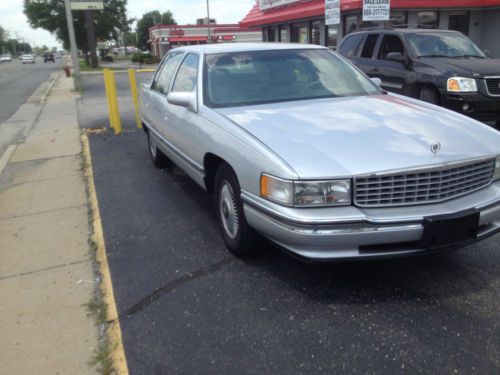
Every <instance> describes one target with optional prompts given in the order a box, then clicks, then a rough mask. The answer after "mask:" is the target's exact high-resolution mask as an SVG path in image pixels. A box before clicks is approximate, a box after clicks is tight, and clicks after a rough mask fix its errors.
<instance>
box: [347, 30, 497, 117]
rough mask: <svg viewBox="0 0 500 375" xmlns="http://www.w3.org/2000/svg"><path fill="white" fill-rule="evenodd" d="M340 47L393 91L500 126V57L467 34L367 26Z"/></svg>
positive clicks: (352, 59)
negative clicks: (367, 28) (489, 54)
mask: <svg viewBox="0 0 500 375" xmlns="http://www.w3.org/2000/svg"><path fill="white" fill-rule="evenodd" d="M338 52H339V53H340V54H341V55H343V56H344V57H346V58H348V59H349V60H351V61H352V62H353V63H354V64H355V65H356V66H358V67H359V68H360V69H361V70H362V71H363V72H365V73H366V74H367V75H368V76H370V77H376V78H380V79H381V80H382V83H381V86H382V87H383V88H385V89H387V90H388V91H391V92H395V93H398V94H403V95H407V96H411V97H414V98H418V99H421V100H425V101H427V102H430V103H434V104H438V105H441V106H443V107H446V108H449V109H452V110H454V111H457V112H460V113H463V114H465V115H468V116H471V117H474V118H476V119H478V120H482V121H495V122H496V124H497V125H500V60H499V59H492V58H489V57H488V56H486V54H485V53H484V52H483V51H481V50H480V49H479V47H477V46H476V45H475V44H474V43H473V42H472V41H471V40H470V39H469V38H467V37H466V36H465V35H463V34H462V33H459V32H456V31H447V30H429V29H371V30H363V31H359V32H356V33H352V34H349V35H347V36H346V37H345V38H344V39H343V41H342V43H341V44H340V47H339V49H338Z"/></svg>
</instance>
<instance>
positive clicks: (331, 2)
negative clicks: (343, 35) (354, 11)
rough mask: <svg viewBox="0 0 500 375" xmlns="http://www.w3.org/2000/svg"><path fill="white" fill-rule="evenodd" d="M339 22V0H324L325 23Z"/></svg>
mask: <svg viewBox="0 0 500 375" xmlns="http://www.w3.org/2000/svg"><path fill="white" fill-rule="evenodd" d="M339 23H340V0H325V25H338V24H339Z"/></svg>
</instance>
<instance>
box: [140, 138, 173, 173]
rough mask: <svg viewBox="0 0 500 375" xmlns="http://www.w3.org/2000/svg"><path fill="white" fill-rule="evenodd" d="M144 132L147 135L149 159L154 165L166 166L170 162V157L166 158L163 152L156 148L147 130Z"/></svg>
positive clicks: (158, 166)
mask: <svg viewBox="0 0 500 375" xmlns="http://www.w3.org/2000/svg"><path fill="white" fill-rule="evenodd" d="M146 134H147V137H148V150H149V156H150V157H151V161H152V162H153V164H154V166H155V167H157V168H165V167H168V166H169V165H170V164H171V162H170V159H168V158H167V157H166V156H165V154H163V152H161V151H160V150H158V147H156V145H155V143H154V142H153V139H152V137H151V135H150V134H149V131H148V132H147V133H146Z"/></svg>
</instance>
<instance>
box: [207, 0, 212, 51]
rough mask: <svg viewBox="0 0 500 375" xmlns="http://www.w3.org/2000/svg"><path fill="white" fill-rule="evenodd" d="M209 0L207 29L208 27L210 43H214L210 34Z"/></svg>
mask: <svg viewBox="0 0 500 375" xmlns="http://www.w3.org/2000/svg"><path fill="white" fill-rule="evenodd" d="M208 1H209V0H207V25H208V27H207V29H208V43H212V37H211V36H210V6H209V4H208Z"/></svg>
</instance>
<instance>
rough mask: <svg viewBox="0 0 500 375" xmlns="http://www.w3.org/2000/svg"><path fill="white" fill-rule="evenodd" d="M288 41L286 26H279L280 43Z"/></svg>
mask: <svg viewBox="0 0 500 375" xmlns="http://www.w3.org/2000/svg"><path fill="white" fill-rule="evenodd" d="M289 41H290V38H289V37H288V26H280V42H283V43H288V42H289Z"/></svg>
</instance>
